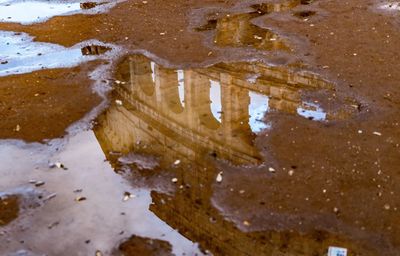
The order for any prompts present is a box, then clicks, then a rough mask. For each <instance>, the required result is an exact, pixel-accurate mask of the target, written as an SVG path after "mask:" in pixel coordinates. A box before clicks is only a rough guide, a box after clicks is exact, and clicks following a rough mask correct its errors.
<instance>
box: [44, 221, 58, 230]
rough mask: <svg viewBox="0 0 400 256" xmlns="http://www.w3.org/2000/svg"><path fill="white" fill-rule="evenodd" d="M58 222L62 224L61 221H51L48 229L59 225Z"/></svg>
mask: <svg viewBox="0 0 400 256" xmlns="http://www.w3.org/2000/svg"><path fill="white" fill-rule="evenodd" d="M58 224H60V222H59V221H56V222H53V223H51V224H50V225H48V226H47V228H48V229H52V228H54V227H55V226H57V225H58Z"/></svg>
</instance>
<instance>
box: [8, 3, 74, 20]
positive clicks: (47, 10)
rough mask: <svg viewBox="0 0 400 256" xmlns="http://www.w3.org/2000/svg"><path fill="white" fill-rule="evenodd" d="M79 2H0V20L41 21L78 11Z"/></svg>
mask: <svg viewBox="0 0 400 256" xmlns="http://www.w3.org/2000/svg"><path fill="white" fill-rule="evenodd" d="M80 9H81V8H80V6H79V3H55V2H53V3H52V2H47V1H46V2H41V1H15V2H12V1H4V2H0V21H1V22H18V23H22V24H29V23H34V22H43V21H46V20H47V19H49V18H51V17H53V16H59V15H65V14H68V13H71V12H76V11H79V10H80Z"/></svg>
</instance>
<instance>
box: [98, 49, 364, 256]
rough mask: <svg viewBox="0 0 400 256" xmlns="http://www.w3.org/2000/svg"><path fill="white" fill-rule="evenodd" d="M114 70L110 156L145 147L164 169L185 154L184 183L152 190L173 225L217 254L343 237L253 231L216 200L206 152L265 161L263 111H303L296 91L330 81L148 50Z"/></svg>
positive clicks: (306, 251)
mask: <svg viewBox="0 0 400 256" xmlns="http://www.w3.org/2000/svg"><path fill="white" fill-rule="evenodd" d="M115 77H116V79H117V80H116V82H115V83H116V88H115V91H114V100H115V101H116V103H115V104H112V106H111V107H110V108H109V109H108V110H107V111H106V112H105V114H104V115H102V116H101V117H100V118H99V125H98V126H97V127H96V129H95V133H96V136H97V138H98V140H99V143H100V144H101V146H102V148H103V151H104V152H105V154H106V156H107V157H108V158H110V152H115V151H117V152H121V153H122V154H126V153H129V152H132V151H141V150H144V151H145V152H147V153H150V154H154V155H158V156H161V158H162V159H163V161H164V163H167V164H164V165H163V166H162V169H165V170H168V168H170V167H171V163H173V162H174V161H176V159H180V160H182V161H185V160H186V161H185V162H187V163H189V165H188V166H189V167H188V169H185V170H183V169H180V168H178V169H175V172H178V173H177V177H178V180H179V181H178V183H177V185H178V186H177V187H178V188H179V189H177V190H176V191H175V193H174V194H173V195H171V194H170V193H167V192H165V193H164V192H163V191H153V192H152V194H151V195H152V199H153V203H152V204H151V205H150V210H151V211H152V212H154V214H156V215H157V216H158V217H159V218H160V219H161V220H163V221H165V222H166V223H167V224H168V225H170V226H171V227H172V228H174V229H176V230H178V231H179V232H180V233H181V234H182V235H184V236H185V237H187V238H188V239H190V240H192V241H194V242H198V243H199V245H200V247H201V248H202V249H203V250H210V251H211V252H212V253H213V254H214V255H323V253H325V250H326V248H327V246H329V244H328V243H329V242H338V241H340V242H342V239H340V238H338V237H335V236H334V235H330V234H329V233H327V232H324V231H316V232H315V233H306V234H301V233H299V232H298V231H294V230H281V231H274V230H270V231H260V232H253V231H252V232H248V231H246V230H245V229H243V228H241V227H238V226H236V225H235V224H234V223H233V222H231V221H228V220H227V219H226V218H225V216H222V213H221V212H220V211H219V210H218V209H217V208H216V207H214V205H213V203H212V200H213V199H212V198H213V195H214V186H215V184H216V179H215V177H216V175H217V173H218V170H217V169H216V167H215V166H214V164H213V163H212V161H210V155H211V156H215V157H217V158H219V159H225V160H228V161H229V162H231V163H234V164H239V165H243V164H258V163H260V162H261V161H262V158H261V156H260V154H259V151H258V150H257V148H256V147H255V145H254V142H253V140H254V138H255V136H256V133H258V132H260V131H261V130H262V129H266V128H268V125H267V124H265V122H264V121H263V119H264V116H265V114H266V113H267V112H268V111H271V110H275V111H283V112H287V113H292V114H297V113H298V109H299V108H302V107H305V106H304V103H303V102H302V101H301V97H300V90H312V89H320V88H324V89H330V88H332V85H331V84H330V83H328V82H326V81H324V80H322V79H320V78H318V77H317V76H316V75H313V74H310V73H304V72H293V71H290V70H288V69H286V68H284V67H272V66H266V65H264V64H262V63H245V62H243V63H230V64H229V63H221V64H217V65H214V66H212V67H209V68H200V69H190V70H173V69H167V68H164V67H162V66H160V65H157V64H155V63H154V62H152V61H151V60H149V59H148V58H146V57H144V56H142V55H133V56H129V57H127V58H126V59H125V60H123V61H122V62H121V63H120V65H119V66H118V68H117V72H116V75H115ZM309 111H311V112H312V111H316V110H312V109H309ZM254 117H256V118H254ZM143 145H145V146H146V147H147V148H151V150H150V152H149V150H147V151H146V150H145V149H144V147H143ZM166 182H169V181H166ZM255 203H256V204H257V203H258V202H255ZM349 246H350V245H349ZM366 255H367V254H366Z"/></svg>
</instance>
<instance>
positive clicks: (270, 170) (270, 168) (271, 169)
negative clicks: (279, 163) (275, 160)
mask: <svg viewBox="0 0 400 256" xmlns="http://www.w3.org/2000/svg"><path fill="white" fill-rule="evenodd" d="M268 171H269V172H272V173H274V172H276V170H275V169H274V168H272V167H269V168H268Z"/></svg>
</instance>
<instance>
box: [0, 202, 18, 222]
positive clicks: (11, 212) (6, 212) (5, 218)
mask: <svg viewBox="0 0 400 256" xmlns="http://www.w3.org/2000/svg"><path fill="white" fill-rule="evenodd" d="M18 213H19V203H18V197H17V196H9V197H5V198H0V226H4V225H7V224H9V223H10V222H11V221H13V220H15V219H16V218H17V217H18Z"/></svg>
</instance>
